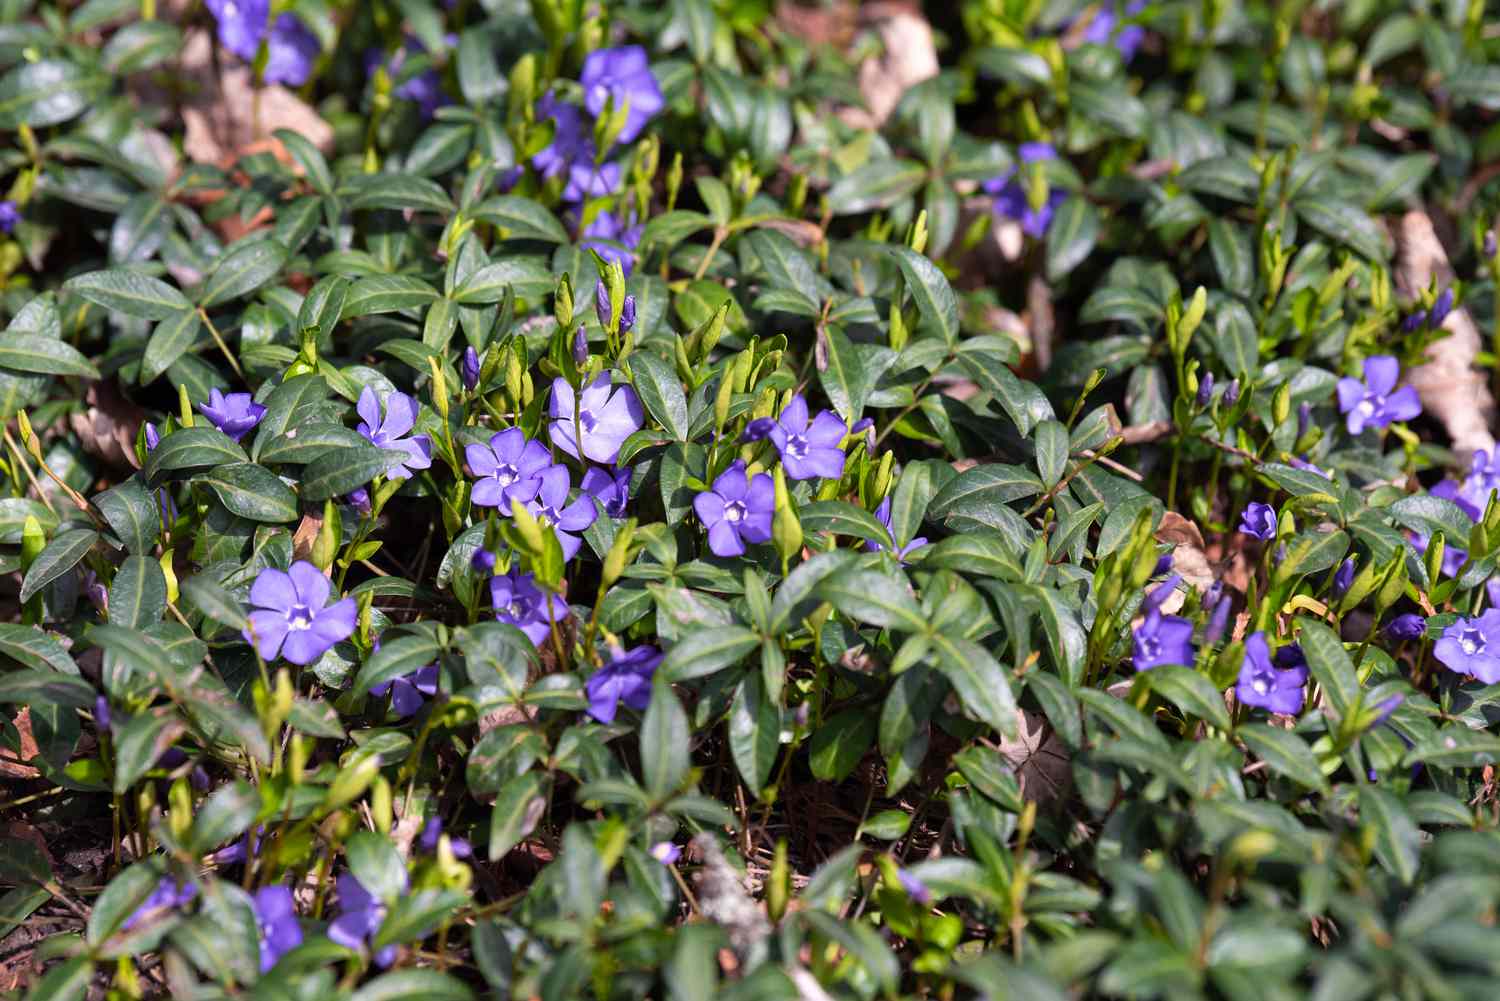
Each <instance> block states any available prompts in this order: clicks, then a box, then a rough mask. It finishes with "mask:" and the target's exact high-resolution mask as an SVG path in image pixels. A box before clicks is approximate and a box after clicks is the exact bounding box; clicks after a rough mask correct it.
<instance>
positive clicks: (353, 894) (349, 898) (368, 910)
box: [328, 870, 406, 968]
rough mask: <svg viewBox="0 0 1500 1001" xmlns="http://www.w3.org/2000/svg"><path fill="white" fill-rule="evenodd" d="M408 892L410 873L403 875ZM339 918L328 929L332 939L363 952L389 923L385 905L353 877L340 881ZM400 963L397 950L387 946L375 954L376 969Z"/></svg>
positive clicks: (344, 876)
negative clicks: (377, 933) (383, 926)
mask: <svg viewBox="0 0 1500 1001" xmlns="http://www.w3.org/2000/svg"><path fill="white" fill-rule="evenodd" d="M401 883H402V892H403V893H404V892H405V886H406V871H405V870H402V871H401ZM338 891H339V916H338V917H336V918H334V919H333V923H332V924H330V925H329V926H328V937H329V938H330V939H332V940H333V941H334V942H335V943H337V944H338V945H341V946H343V947H344V948H346V949H353V950H355V951H359V950H360V949H362V948H363V947H364V945H365V943H366V942H368V941H370V939H372V938H374V937H375V933H376V932H378V931H380V925H381V923H382V922H383V921H385V910H386V907H385V903H384V901H381V900H379V899H377V898H376V897H375V895H374V894H372V893H371V892H370V891H369V890H367V889H365V887H364V884H363V883H361V882H360V881H359V880H358V879H355V878H354V875H353V874H352V873H347V872H346V873H344V874H343V875H342V876H340V877H339V878H338ZM395 960H396V947H395V946H394V945H387V946H385V947H384V948H382V949H380V950H378V951H377V952H376V953H375V965H376V966H379V967H382V968H384V967H387V966H390V965H391V963H393V962H395Z"/></svg>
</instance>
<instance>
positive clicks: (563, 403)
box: [547, 372, 646, 463]
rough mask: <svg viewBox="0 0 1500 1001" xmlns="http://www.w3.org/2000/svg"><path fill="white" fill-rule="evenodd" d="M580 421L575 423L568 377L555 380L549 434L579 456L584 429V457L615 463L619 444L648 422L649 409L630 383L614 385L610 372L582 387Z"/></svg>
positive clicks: (557, 442) (557, 443) (553, 439)
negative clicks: (647, 413)
mask: <svg viewBox="0 0 1500 1001" xmlns="http://www.w3.org/2000/svg"><path fill="white" fill-rule="evenodd" d="M577 404H578V423H577V425H575V424H574V423H573V406H574V397H573V387H572V386H570V385H568V382H567V380H566V379H562V378H557V379H553V380H552V400H551V404H550V406H549V407H548V410H547V413H548V414H549V416H551V418H552V422H551V424H549V425H548V427H547V431H548V434H550V435H551V436H552V444H554V445H556V446H557V447H558V448H560V449H562V450H563V451H564V452H566V453H568V454H569V455H571V456H572V457H573V458H575V459H577V458H579V457H580V456H579V455H578V439H579V437H580V435H579V431H580V429H581V431H582V438H583V457H584V458H588V459H590V460H592V461H594V462H606V463H607V462H614V461H615V458H616V457H617V456H618V455H619V454H620V446H621V445H623V444H624V443H625V439H626V438H629V437H630V436H631V435H633V434H635V432H637V431H639V430H640V429H641V425H643V424H645V422H646V411H645V410H643V409H642V408H641V400H640V397H638V396H636V395H635V389H634V388H633V387H631V386H629V385H627V384H621V385H619V386H615V385H612V384H611V382H610V375H609V373H608V372H600V373H599V376H598V377H597V378H596V379H594V381H593V382H591V383H589V384H588V385H587V386H585V387H584V388H583V395H582V397H580V398H579V399H578V401H577Z"/></svg>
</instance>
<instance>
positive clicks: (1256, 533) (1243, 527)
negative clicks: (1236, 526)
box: [1240, 501, 1276, 542]
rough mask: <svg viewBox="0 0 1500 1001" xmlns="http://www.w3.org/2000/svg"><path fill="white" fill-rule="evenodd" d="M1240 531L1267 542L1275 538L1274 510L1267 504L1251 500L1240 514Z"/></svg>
mask: <svg viewBox="0 0 1500 1001" xmlns="http://www.w3.org/2000/svg"><path fill="white" fill-rule="evenodd" d="M1240 531H1241V532H1244V533H1245V534H1246V535H1248V536H1251V537H1252V538H1256V539H1260V540H1261V541H1263V542H1268V541H1270V540H1271V539H1274V538H1276V511H1275V509H1274V508H1272V507H1271V505H1269V504H1262V503H1261V502H1260V501H1251V502H1250V503H1249V504H1247V505H1245V510H1244V513H1242V514H1241V515H1240Z"/></svg>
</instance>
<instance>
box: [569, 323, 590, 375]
mask: <svg viewBox="0 0 1500 1001" xmlns="http://www.w3.org/2000/svg"><path fill="white" fill-rule="evenodd" d="M588 360H589V335H588V334H587V333H586V332H585V331H584V328H583V326H582V325H581V324H580V325H579V327H578V329H577V330H575V331H573V364H575V365H577V366H578V367H579V368H582V367H583V366H585V365H587V364H588Z"/></svg>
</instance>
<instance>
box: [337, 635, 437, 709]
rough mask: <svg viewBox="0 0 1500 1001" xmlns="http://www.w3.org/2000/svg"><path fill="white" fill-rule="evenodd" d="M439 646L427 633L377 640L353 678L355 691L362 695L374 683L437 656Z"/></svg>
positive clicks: (422, 664) (410, 670)
mask: <svg viewBox="0 0 1500 1001" xmlns="http://www.w3.org/2000/svg"><path fill="white" fill-rule="evenodd" d="M441 652H442V648H441V647H440V646H438V644H437V641H436V640H434V639H433V638H432V637H430V636H424V635H414V636H398V637H396V638H394V639H389V640H386V641H384V642H383V643H381V644H380V649H379V650H376V651H375V652H374V653H372V654H370V659H369V660H366V661H365V662H364V664H363V665H361V667H360V669H359V674H358V675H357V676H356V677H355V679H354V689H353V691H354V694H355V695H363V694H365V693H366V692H368V691H369V690H370V689H371V688H374V687H375V686H376V685H381V684H384V683H385V682H387V681H393V680H395V679H396V678H399V677H402V676H403V675H407V674H411V673H412V672H413V671H415V670H417V669H418V668H423V667H426V666H427V665H428V664H431V663H432V662H433V661H435V660H437V657H438V654H439V653H441Z"/></svg>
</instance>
